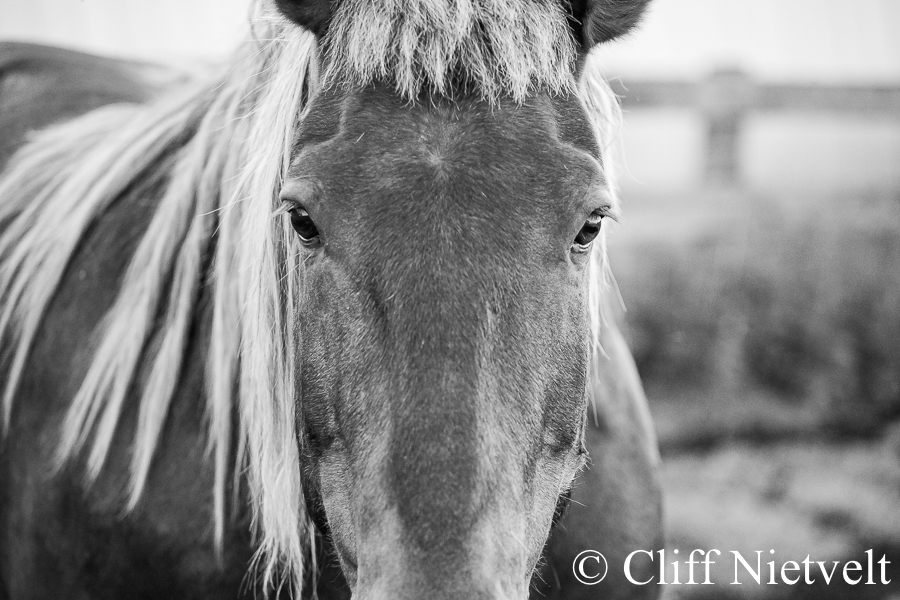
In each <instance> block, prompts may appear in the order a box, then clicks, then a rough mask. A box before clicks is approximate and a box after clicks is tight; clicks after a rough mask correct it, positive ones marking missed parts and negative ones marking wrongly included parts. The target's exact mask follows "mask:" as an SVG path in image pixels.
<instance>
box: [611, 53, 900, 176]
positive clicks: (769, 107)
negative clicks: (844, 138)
mask: <svg viewBox="0 0 900 600" xmlns="http://www.w3.org/2000/svg"><path fill="white" fill-rule="evenodd" d="M610 84H611V85H612V87H613V91H615V92H616V93H617V94H618V95H619V96H620V97H621V98H622V103H623V106H624V107H625V108H626V109H627V110H639V109H642V108H659V107H665V108H680V109H685V110H692V111H698V112H700V113H701V114H702V115H704V117H705V121H706V157H705V174H704V177H705V181H706V183H707V184H708V185H724V186H739V185H740V184H741V181H740V164H739V148H740V142H741V132H742V130H743V126H744V122H745V120H746V117H747V116H748V115H750V114H753V113H761V112H790V111H793V112H801V113H811V112H826V113H839V114H846V115H864V116H872V117H878V116H885V115H887V116H896V117H897V118H898V119H900V86H890V85H883V86H862V85H859V86H854V85H840V86H838V85H814V84H781V83H759V82H756V81H754V80H753V78H752V77H750V76H749V75H748V74H746V73H744V72H743V71H740V70H736V69H730V70H719V71H716V72H714V73H712V74H711V75H710V76H709V77H708V78H706V79H705V80H703V81H699V82H685V81H663V80H657V81H653V80H635V81H633V80H629V81H628V82H627V83H623V82H622V81H620V80H616V79H613V80H611V81H610ZM898 168H900V166H898Z"/></svg>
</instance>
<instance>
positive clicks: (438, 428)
mask: <svg viewBox="0 0 900 600" xmlns="http://www.w3.org/2000/svg"><path fill="white" fill-rule="evenodd" d="M644 3H645V2H634V3H633V5H635V6H637V5H640V6H643V4H644ZM278 4H279V6H280V8H281V9H282V10H283V12H284V13H285V14H286V15H287V16H289V17H291V18H294V19H295V20H297V22H299V23H301V24H303V25H304V26H307V27H309V28H310V29H312V30H313V31H315V32H320V31H322V30H324V29H327V26H328V21H327V19H328V15H329V14H330V13H329V10H328V9H326V8H323V6H322V5H315V4H313V5H310V4H309V3H292V2H279V3H278ZM594 4H600V5H603V6H601V8H600V9H597V7H596V6H594V5H593V4H591V3H587V5H579V7H576V9H577V10H580V11H587V12H584V13H583V14H582V13H579V14H575V15H573V17H574V18H573V22H575V21H577V22H578V23H579V30H578V31H575V32H573V33H574V35H575V36H576V38H577V39H579V40H580V41H582V43H583V47H587V46H589V45H590V44H591V43H593V42H594V41H597V40H595V39H594V38H603V36H605V37H607V38H608V37H613V36H614V35H616V34H617V33H616V32H617V31H618V29H617V30H616V31H612V32H605V33H603V32H602V31H601V33H597V31H600V30H597V29H596V28H593V27H591V19H590V18H589V15H588V12H590V11H591V10H601V12H602V10H603V9H604V6H605V5H606V3H604V2H599V3H594ZM611 4H612V5H615V6H620V7H624V6H630V4H629V3H622V2H618V1H617V2H614V3H611ZM579 16H581V17H584V19H577V17H579ZM580 23H585V25H584V29H583V30H582V26H581V25H580ZM610 23H612V21H610ZM616 27H618V28H619V29H622V27H624V25H622V24H619V25H616ZM601 29H602V28H601ZM604 39H605V38H604ZM282 199H283V201H284V203H285V210H286V211H287V213H288V214H289V218H290V219H291V222H292V224H293V226H294V228H295V230H296V232H297V235H298V236H299V238H300V240H301V242H302V245H303V247H302V248H301V250H300V251H301V252H302V254H303V260H302V262H303V274H302V277H303V290H304V291H303V294H302V296H301V297H300V298H299V299H298V300H297V302H298V307H297V314H299V315H301V316H300V319H299V322H298V328H299V332H298V334H299V335H298V339H299V340H300V345H301V347H300V348H298V351H297V356H298V359H297V360H298V362H297V365H296V368H297V373H298V378H297V381H298V385H299V387H300V389H298V398H302V401H301V402H300V403H299V405H298V415H299V416H298V427H297V429H298V431H297V434H298V439H299V440H300V446H301V450H302V457H303V458H302V460H303V463H304V464H303V467H304V473H305V478H306V481H305V490H306V495H307V501H308V503H309V505H310V510H311V511H312V512H313V513H315V514H317V515H318V517H319V524H320V526H321V527H322V528H325V529H327V531H328V533H329V534H330V537H331V539H332V542H333V544H334V547H335V550H336V553H337V555H338V557H339V559H340V562H341V566H342V568H343V571H344V574H345V575H346V577H347V580H348V582H349V584H350V586H351V588H352V590H353V593H354V596H355V597H360V598H368V599H381V598H388V597H390V598H419V597H431V598H525V597H527V595H528V586H529V582H530V578H531V574H532V571H533V569H534V566H535V564H536V562H537V560H538V559H539V557H540V554H541V550H542V548H543V545H544V543H545V541H546V539H547V535H548V531H549V529H550V526H551V523H552V520H553V516H554V513H555V511H556V509H557V508H558V505H559V504H560V498H561V497H563V496H564V494H565V492H566V491H567V490H568V489H569V487H570V485H571V482H572V480H573V478H574V476H575V474H576V473H577V471H578V469H579V468H580V467H581V466H582V464H583V462H584V458H583V456H584V451H583V433H584V423H585V412H586V410H585V409H586V387H587V386H586V382H587V376H588V364H589V357H590V351H591V340H590V333H589V332H590V324H589V321H590V318H589V306H588V291H587V283H588V276H587V268H588V257H589V252H590V246H591V242H592V240H593V238H594V237H595V236H596V235H597V233H598V231H599V227H600V221H601V219H602V218H603V217H604V216H605V215H606V214H607V212H608V211H609V210H610V208H611V206H610V196H609V192H608V189H607V186H606V181H605V179H604V176H603V170H602V163H601V157H600V152H599V148H598V147H597V142H596V140H595V138H594V136H593V133H592V129H591V127H590V125H589V123H588V120H587V118H586V115H585V113H584V112H583V109H582V106H581V104H580V103H579V102H578V101H577V100H576V99H575V98H574V96H569V97H561V96H554V97H551V96H549V95H542V94H536V95H532V96H530V97H529V98H528V99H527V100H526V101H525V102H523V103H521V104H519V103H515V102H512V101H508V100H502V99H501V100H499V101H497V102H496V103H494V104H490V103H487V102H484V101H482V100H479V99H478V98H476V97H474V96H472V97H469V96H467V95H466V94H465V93H462V92H461V93H459V94H458V95H457V96H456V97H455V98H454V99H453V100H452V101H451V100H448V99H446V98H442V97H440V96H438V95H435V96H427V95H426V94H422V95H421V96H420V97H419V99H418V101H416V102H409V101H407V100H405V99H402V98H400V97H398V96H397V94H396V93H395V92H394V91H393V88H392V87H391V86H390V85H387V84H380V83H377V82H376V83H372V84H370V85H366V86H331V87H329V88H326V89H325V90H323V91H320V93H319V94H318V95H317V96H315V97H314V98H313V100H312V101H311V105H310V107H309V109H308V112H307V115H306V117H305V118H304V122H303V125H302V126H301V130H300V132H299V135H298V138H297V140H296V142H295V153H294V157H293V160H292V166H291V169H290V171H289V176H288V177H287V179H286V182H285V186H284V189H283V191H282Z"/></svg>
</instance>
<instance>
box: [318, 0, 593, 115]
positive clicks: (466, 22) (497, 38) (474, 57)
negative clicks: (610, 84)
mask: <svg viewBox="0 0 900 600" xmlns="http://www.w3.org/2000/svg"><path fill="white" fill-rule="evenodd" d="M323 42H324V51H325V60H326V70H325V73H326V78H325V79H326V82H328V83H331V84H351V85H368V84H370V83H373V82H375V81H380V82H384V83H387V84H389V85H391V86H393V87H394V88H395V90H396V91H397V93H398V94H400V95H401V96H403V97H405V98H407V99H409V100H413V99H415V98H416V97H417V96H418V95H419V94H420V93H422V92H432V93H437V94H440V95H442V96H453V95H454V93H455V92H456V91H458V90H459V89H460V88H463V89H464V90H465V91H466V92H469V93H474V94H477V95H479V96H481V97H482V98H483V99H485V100H489V101H495V100H497V99H498V98H500V97H511V98H514V99H516V100H518V101H521V100H523V99H524V98H525V97H526V96H528V95H529V94H531V93H534V92H536V91H546V92H549V93H552V94H559V93H568V92H571V91H573V90H574V89H575V74H574V65H575V57H576V50H575V41H574V40H573V38H572V34H571V31H570V28H569V26H568V22H567V17H566V13H565V11H564V10H563V7H562V4H561V3H558V2H555V1H541V0H386V1H384V2H377V3H376V2H373V1H372V0H342V1H341V2H339V3H338V5H337V7H336V9H335V13H334V18H333V19H332V21H331V24H330V25H329V27H328V31H327V33H326V34H325V37H324V40H323Z"/></svg>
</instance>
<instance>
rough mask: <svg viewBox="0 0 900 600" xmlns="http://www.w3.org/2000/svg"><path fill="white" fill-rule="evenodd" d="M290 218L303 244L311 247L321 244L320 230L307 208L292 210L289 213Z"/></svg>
mask: <svg viewBox="0 0 900 600" xmlns="http://www.w3.org/2000/svg"><path fill="white" fill-rule="evenodd" d="M288 216H290V218H291V227H293V228H294V231H296V232H297V235H298V236H300V241H301V242H303V243H304V244H306V245H309V246H312V245H315V244H318V243H319V230H318V228H317V227H316V224H315V223H313V220H312V218H311V217H310V216H309V213H308V212H306V209H305V208H301V207H299V206H297V207H295V208H292V209H290V210H289V211H288Z"/></svg>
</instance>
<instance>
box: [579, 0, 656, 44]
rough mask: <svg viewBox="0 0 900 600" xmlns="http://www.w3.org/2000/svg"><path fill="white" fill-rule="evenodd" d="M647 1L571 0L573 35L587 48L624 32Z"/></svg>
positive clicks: (639, 16)
mask: <svg viewBox="0 0 900 600" xmlns="http://www.w3.org/2000/svg"><path fill="white" fill-rule="evenodd" d="M564 1H565V0H564ZM648 4H650V0H571V2H570V3H569V6H570V10H571V19H572V28H573V29H574V32H575V39H576V40H577V41H578V42H579V43H580V44H581V46H582V48H584V49H585V50H590V49H591V48H592V47H594V46H596V45H597V44H602V43H603V42H608V41H610V40H614V39H616V38H617V37H620V36H622V35H625V34H626V33H628V32H629V31H631V30H632V29H633V28H634V27H635V26H636V25H637V24H638V22H639V21H640V20H641V15H643V14H644V10H645V9H646V8H647V5H648Z"/></svg>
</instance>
